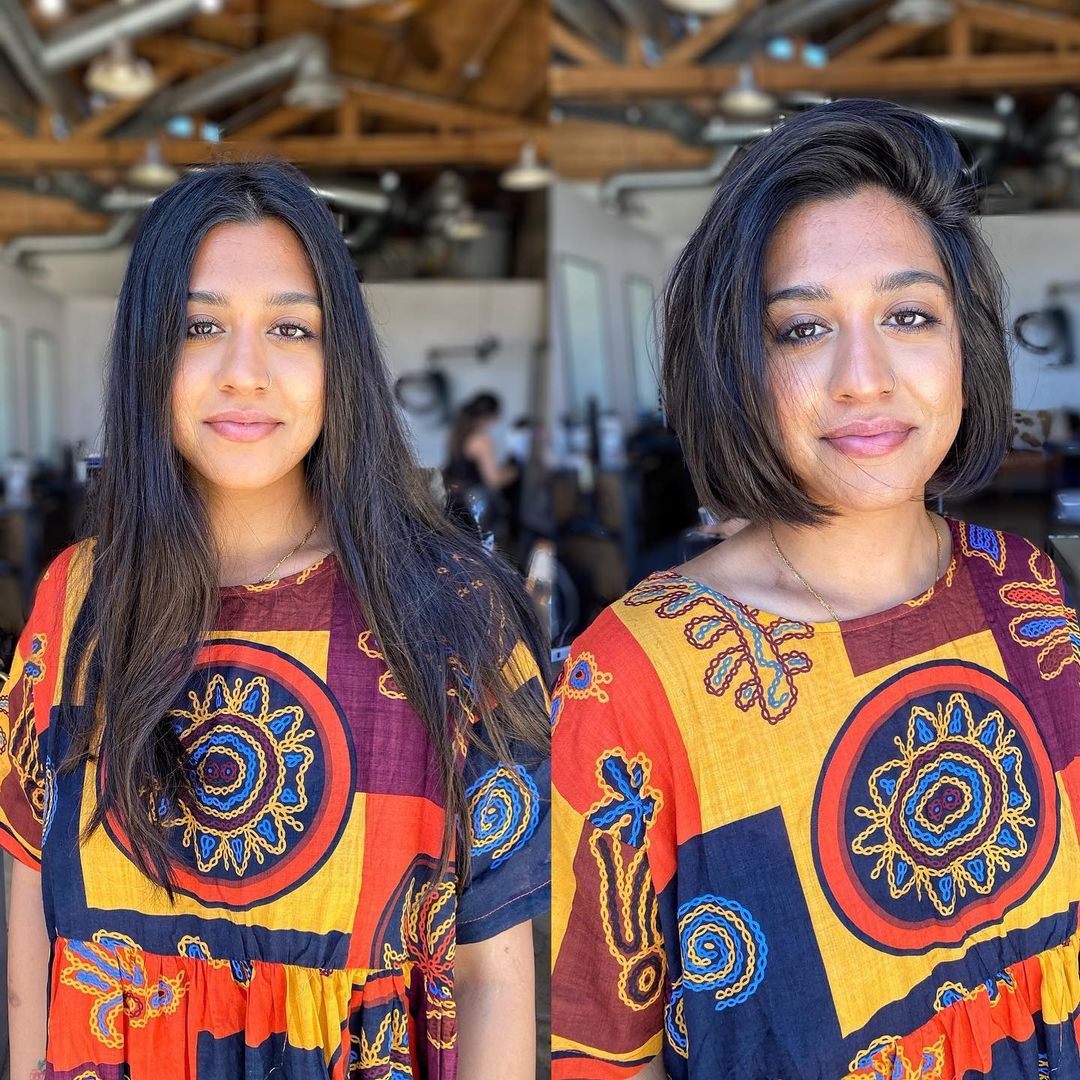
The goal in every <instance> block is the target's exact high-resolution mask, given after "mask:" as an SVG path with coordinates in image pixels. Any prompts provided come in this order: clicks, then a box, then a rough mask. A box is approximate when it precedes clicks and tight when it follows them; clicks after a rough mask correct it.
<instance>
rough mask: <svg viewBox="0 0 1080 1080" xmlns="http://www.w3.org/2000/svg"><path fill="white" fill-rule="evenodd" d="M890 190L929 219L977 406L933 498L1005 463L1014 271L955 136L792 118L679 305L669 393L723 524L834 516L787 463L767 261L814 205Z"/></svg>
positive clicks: (683, 288)
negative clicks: (989, 238) (770, 331)
mask: <svg viewBox="0 0 1080 1080" xmlns="http://www.w3.org/2000/svg"><path fill="white" fill-rule="evenodd" d="M867 186H873V187H878V188H883V189H884V190H886V191H888V192H889V193H890V194H892V195H894V196H895V197H896V198H897V199H898V200H899V201H900V202H902V203H904V204H905V205H906V206H908V207H909V208H910V209H911V210H912V211H914V212H915V214H916V215H917V216H918V217H919V218H921V219H922V221H923V223H924V225H925V227H926V229H927V231H928V233H929V235H930V237H931V239H932V241H933V244H934V247H935V249H936V251H937V254H938V257H939V258H940V259H941V262H942V265H943V266H944V268H945V272H946V276H947V278H948V281H949V285H950V288H951V291H952V302H953V307H954V311H955V316H956V320H957V325H958V327H959V332H960V355H961V362H962V366H963V375H962V382H963V393H964V409H963V414H962V417H961V420H960V428H959V431H958V433H957V436H956V439H955V441H954V442H953V445H952V447H951V448H950V449H949V451H948V453H947V454H946V456H945V459H944V461H943V462H942V463H941V465H940V466H939V467H938V470H937V472H936V473H935V474H934V476H933V477H932V478H931V480H930V483H929V484H928V485H927V494H929V495H945V494H948V495H950V496H954V497H960V496H964V495H968V494H971V493H972V492H974V491H976V490H978V489H979V488H980V487H982V486H983V485H984V484H985V483H986V482H987V481H988V480H989V479H990V477H991V476H993V474H994V472H995V471H996V470H997V468H998V466H999V465H1000V463H1001V459H1002V457H1003V456H1004V454H1005V451H1006V449H1007V447H1008V441H1009V433H1010V424H1011V419H1012V376H1011V372H1010V368H1009V361H1008V351H1007V346H1006V340H1005V322H1004V311H1003V286H1002V279H1001V271H1000V269H999V268H998V265H997V263H996V262H995V260H994V257H993V255H992V254H991V253H990V250H989V248H988V247H987V245H986V242H985V241H984V240H983V238H982V236H981V234H980V232H979V230H978V226H977V225H976V223H975V221H974V220H973V215H974V214H975V213H976V212H977V210H978V187H977V184H976V183H975V181H974V179H973V177H972V174H971V171H970V170H969V169H968V168H967V167H966V165H965V162H964V159H963V157H962V156H961V153H960V149H959V147H958V146H957V144H956V142H955V141H954V140H953V138H952V136H951V135H949V133H948V132H947V131H946V130H945V129H944V128H943V127H941V126H940V125H939V124H937V123H936V122H935V121H933V120H930V119H929V118H928V117H926V116H924V115H922V114H921V113H917V112H913V111H911V110H909V109H904V108H901V107H900V106H898V105H893V104H890V103H889V102H885V101H875V100H844V101H836V102H832V103H830V104H828V105H820V106H818V107H817V108H814V109H810V110H809V111H807V112H804V113H801V114H799V115H797V116H794V117H792V118H791V119H788V120H785V121H783V122H782V123H781V124H780V125H779V126H778V127H777V128H776V130H775V131H773V132H772V133H771V134H770V135H768V136H766V137H765V138H764V139H762V140H761V141H760V142H757V143H755V144H754V145H753V146H751V147H750V148H749V150H747V151H746V153H745V154H744V155H743V156H742V157H741V158H739V159H738V161H737V162H736V163H735V164H734V165H733V166H732V167H731V169H730V170H729V171H728V173H727V174H726V175H725V177H724V179H723V180H722V181H721V183H720V186H719V188H718V189H717V191H716V194H715V196H714V197H713V200H712V202H711V204H710V206H709V209H708V210H707V211H706V213H705V217H704V218H703V219H702V221H701V224H700V225H699V226H698V228H697V230H696V231H695V232H694V235H693V236H692V237H691V238H690V240H689V242H688V243H687V245H686V247H685V248H684V249H683V251H682V253H681V255H680V256H679V258H678V259H677V261H676V263H675V267H674V269H673V270H672V272H671V276H670V278H669V281H668V285H667V289H666V291H665V295H664V309H663V341H664V345H663V360H662V390H663V398H664V407H665V411H666V413H667V417H668V420H669V422H670V423H671V425H672V427H673V428H674V429H675V432H676V433H677V435H678V436H679V438H680V440H681V442H682V448H683V452H684V454H685V456H686V461H687V465H688V466H689V469H690V473H691V476H692V477H693V480H694V484H695V486H696V488H697V492H698V497H699V498H700V500H701V502H702V504H703V505H704V506H705V507H706V508H707V509H708V510H709V511H711V512H712V513H713V514H715V515H717V516H719V517H728V516H734V517H743V518H748V519H750V520H751V521H755V522H767V521H785V522H788V523H791V524H806V525H811V524H818V523H820V522H822V521H824V520H825V519H826V518H828V517H829V516H830V515H831V514H832V511H831V510H830V509H829V508H827V507H825V506H822V505H820V504H818V503H816V502H814V500H812V499H811V498H810V497H809V496H808V495H807V494H806V493H805V491H803V489H802V487H801V486H800V484H799V481H798V478H797V476H796V475H795V473H794V471H793V469H792V468H791V466H790V464H789V463H788V461H787V460H786V459H785V457H784V455H783V453H782V451H781V447H780V443H779V441H778V436H777V434H776V433H777V432H778V430H779V427H778V423H777V418H776V412H775V409H774V407H773V402H772V400H771V397H770V393H769V390H768V383H767V381H766V363H765V338H766V334H765V325H766V324H765V289H764V269H765V252H766V248H767V245H768V243H769V238H770V237H771V236H772V235H773V233H774V231H775V230H776V228H777V226H778V225H779V224H780V223H781V221H782V220H783V219H784V218H785V217H786V216H787V215H789V214H791V213H792V212H793V211H795V210H796V209H798V208H799V207H800V206H802V205H803V204H805V203H807V202H809V201H811V200H814V199H845V198H849V197H851V196H852V195H854V194H855V193H856V192H857V191H858V190H859V189H861V188H864V187H867Z"/></svg>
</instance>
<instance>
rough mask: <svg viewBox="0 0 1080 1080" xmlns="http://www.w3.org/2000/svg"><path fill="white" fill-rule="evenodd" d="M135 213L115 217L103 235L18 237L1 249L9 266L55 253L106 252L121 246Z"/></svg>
mask: <svg viewBox="0 0 1080 1080" xmlns="http://www.w3.org/2000/svg"><path fill="white" fill-rule="evenodd" d="M138 216H139V215H138V214H136V213H135V212H134V211H128V212H127V213H123V214H118V215H117V216H116V218H115V219H114V220H113V222H112V224H111V225H110V226H109V227H108V228H107V229H106V230H105V231H104V232H102V233H53V234H42V235H41V236H34V235H30V236H19V237H16V238H15V239H14V240H12V241H11V242H10V243H9V244H5V245H4V247H3V248H2V249H0V255H2V256H3V258H4V260H5V261H6V262H9V263H15V262H18V261H19V259H20V258H22V256H24V255H38V254H46V253H48V254H58V253H64V254H67V253H69V252H84V251H109V250H110V249H111V248H114V247H116V246H117V245H118V244H120V243H122V242H123V240H124V239H125V238H126V237H127V235H128V233H129V232H130V231H131V229H132V227H133V226H134V224H135V221H136V219H137V218H138Z"/></svg>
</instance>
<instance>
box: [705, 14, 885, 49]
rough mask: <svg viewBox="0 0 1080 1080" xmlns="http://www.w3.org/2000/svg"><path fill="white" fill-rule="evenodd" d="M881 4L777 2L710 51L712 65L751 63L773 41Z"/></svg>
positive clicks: (751, 15)
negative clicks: (767, 42)
mask: <svg viewBox="0 0 1080 1080" xmlns="http://www.w3.org/2000/svg"><path fill="white" fill-rule="evenodd" d="M878 2H879V0H776V3H772V4H765V5H763V6H761V7H759V8H757V9H756V10H755V11H753V12H751V14H749V15H748V16H747V17H746V18H745V19H744V20H743V22H742V23H741V24H740V25H739V28H738V29H737V30H736V31H735V33H733V34H732V35H731V36H730V37H728V38H727V39H726V40H725V41H723V42H721V43H720V44H719V45H718V46H717V47H716V48H715V49H713V50H711V51H710V52H709V53H708V55H707V57H706V60H707V61H708V62H709V63H729V64H730V63H739V62H741V61H743V60H748V59H749V58H750V57H751V56H752V55H753V54H754V53H755V52H757V51H758V49H760V48H761V46H762V45H763V44H764V42H765V41H766V40H767V39H768V38H771V37H779V36H791V35H797V34H805V33H807V32H808V31H810V30H813V29H815V28H816V27H818V26H822V25H824V24H825V23H828V22H831V21H832V20H833V19H838V18H840V17H841V16H843V15H848V14H850V13H852V12H856V11H862V10H864V9H866V8H869V7H872V6H874V5H875V4H876V3H878Z"/></svg>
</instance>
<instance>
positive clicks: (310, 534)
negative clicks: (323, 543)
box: [255, 518, 319, 585]
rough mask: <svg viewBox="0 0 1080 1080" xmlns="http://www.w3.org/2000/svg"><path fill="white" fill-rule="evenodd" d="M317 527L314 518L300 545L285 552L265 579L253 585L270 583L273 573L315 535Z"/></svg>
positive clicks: (260, 579) (317, 524)
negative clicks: (313, 522)
mask: <svg viewBox="0 0 1080 1080" xmlns="http://www.w3.org/2000/svg"><path fill="white" fill-rule="evenodd" d="M318 527H319V519H318V518H316V519H315V524H314V525H312V526H311V528H310V529H308V531H307V535H306V536H305V537H304V539H303V540H301V541H300V543H299V544H297V545H296V547H294V548H293V549H292V551H289V552H286V553H285V554H284V555H282V556H281V558H280V559H278V561H277V562H276V563H274V565H273V566H271V567H270V571H269V573H267V574H266V576H265V577H261V578H259V580H258V581H257V582H256V583H255V584H256V585H265V584H266V583H267V582H268V581H270V580H271V579H272V578H273V576H274V572H275V571H276V570H277V568H278V567H279V566H280V565H281V564H282V563H283V562H284V561H285V560H286V559H291V558H292V557H293V556H294V555H295V554H296V553H297V552H298V551H299V550H300V549H301V548H302V547H303V546H304V545H305V544H306V543H307V542H308V541H309V540H310V539H311V538H312V537H313V536H314V535H315V530H316V529H317V528H318Z"/></svg>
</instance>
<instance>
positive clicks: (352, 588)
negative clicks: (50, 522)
mask: <svg viewBox="0 0 1080 1080" xmlns="http://www.w3.org/2000/svg"><path fill="white" fill-rule="evenodd" d="M92 506H93V516H92V527H91V528H90V530H89V538H88V539H87V540H85V541H83V542H82V543H80V544H78V545H76V546H75V547H73V548H70V549H69V550H67V551H66V552H65V553H64V554H62V555H61V556H60V557H59V558H58V559H57V560H56V562H55V563H53V565H52V567H51V568H50V569H49V571H48V572H47V574H46V575H45V577H44V579H43V581H42V583H41V585H40V587H39V590H38V595H37V598H36V602H35V605H34V609H33V612H32V614H31V618H30V621H29V624H28V626H27V628H26V631H25V633H24V635H23V637H22V639H21V644H20V647H19V650H18V655H17V657H16V661H15V665H14V667H13V670H12V672H11V676H10V679H9V682H8V684H7V687H6V689H5V691H4V696H3V697H0V720H2V721H3V723H2V724H0V735H2V739H3V747H2V753H0V826H2V828H0V843H3V845H4V846H5V847H6V848H7V849H8V850H9V851H10V852H11V853H12V854H13V855H14V856H15V857H16V859H17V860H18V862H17V864H16V867H15V875H14V879H13V884H12V904H11V924H10V940H11V950H10V967H11V1000H10V1008H11V1032H12V1074H11V1075H12V1076H13V1077H15V1076H18V1077H27V1076H30V1075H32V1074H33V1071H34V1069H35V1068H41V1069H44V1071H45V1072H46V1073H47V1075H49V1076H57V1077H60V1076H64V1077H75V1076H80V1077H84V1078H85V1077H91V1076H95V1077H101V1078H113V1077H117V1078H118V1077H120V1076H130V1077H132V1078H133V1080H140V1078H143V1077H150V1076H153V1077H155V1080H156V1078H162V1077H191V1078H196V1077H197V1078H200V1080H201V1078H221V1080H225V1078H234V1077H239V1076H248V1077H256V1076H259V1077H262V1076H274V1075H278V1076H288V1077H294V1078H309V1077H311V1078H314V1077H326V1076H332V1077H343V1078H344V1077H363V1078H369V1080H375V1078H376V1077H379V1078H383V1077H385V1078H398V1077H402V1078H404V1077H413V1076H416V1077H442V1078H447V1077H453V1076H454V1075H455V1074H456V1073H457V1071H458V1062H459V1059H460V1071H461V1073H462V1075H464V1076H468V1077H484V1076H496V1075H498V1076H514V1077H522V1078H524V1077H527V1076H531V1075H532V1069H533V1067H534V1065H533V1062H534V1051H533V1044H534V1038H535V1036H534V1033H533V1005H532V993H533V990H532V979H531V976H532V946H531V936H530V933H529V922H528V920H529V919H530V918H531V917H532V916H533V915H535V914H536V913H537V912H538V911H540V910H542V908H543V907H544V904H545V902H546V881H547V874H548V870H547V863H548V857H547V842H546V838H545V836H544V830H543V822H544V821H545V820H546V798H547V796H546V791H545V777H546V769H547V766H546V764H545V758H546V749H545V735H546V730H547V720H546V710H545V707H544V683H543V676H542V673H541V672H540V671H539V670H538V666H537V662H536V661H535V660H534V657H541V656H542V655H543V653H544V644H543V642H542V640H541V635H540V631H539V629H538V623H537V620H536V618H535V617H534V614H533V612H532V610H531V609H530V605H529V601H528V598H527V597H526V595H525V593H524V590H523V588H522V586H521V585H520V584H519V582H518V580H517V578H516V577H515V576H514V574H513V573H512V572H511V571H510V570H509V569H508V568H507V567H506V566H505V565H504V564H503V563H501V562H500V561H499V560H498V559H497V558H494V557H490V556H488V555H487V554H486V553H485V552H484V550H483V548H482V547H481V545H480V543H479V541H478V540H477V539H476V538H475V537H474V536H471V535H469V534H468V533H467V532H463V531H461V530H459V529H458V528H456V527H455V526H454V525H452V524H451V523H450V522H449V521H448V520H447V518H446V517H445V515H444V514H443V513H442V511H441V509H440V508H439V507H437V506H436V505H435V504H434V503H433V502H432V501H431V499H430V497H429V495H428V489H427V485H426V484H425V482H424V478H423V476H422V474H421V472H420V470H419V469H418V467H417V465H416V463H415V461H414V458H413V456H412V453H411V450H410V448H409V446H408V443H407V441H406V438H405V436H404V434H403V429H402V425H401V422H400V420H399V417H398V414H397V412H396V410H395V407H394V405H393V399H392V394H391V391H390V388H389V383H388V378H387V372H386V370H385V367H384V365H383V362H382V360H381V358H380V353H379V348H378V345H377V342H376V339H375V335H374V333H373V330H372V327H371V324H370V321H369V319H368V316H367V313H366V311H365V307H364V303H363V300H362V297H361V292H360V288H359V286H358V283H357V280H356V275H355V271H354V268H353V266H352V263H351V260H350V257H349V254H348V251H347V249H346V246H345V244H344V242H343V241H342V239H341V236H340V234H339V232H338V230H337V228H336V226H335V224H334V221H333V218H332V216H331V214H330V213H329V211H328V210H327V208H326V207H325V206H324V205H323V204H322V203H321V202H320V200H319V199H318V198H317V197H316V196H315V195H314V194H313V193H312V191H311V190H310V188H309V187H308V185H307V184H306V182H305V181H304V178H303V177H302V176H301V174H300V173H299V172H297V171H296V170H294V169H292V168H291V167H289V166H285V165H280V164H250V165H246V164H245V165H239V164H238V165H222V166H217V167H213V168H208V169H205V170H202V171H200V172H196V173H192V174H190V175H188V176H187V177H186V178H185V179H183V180H182V181H180V182H179V183H178V184H176V185H175V186H174V187H173V188H171V189H170V190H168V191H167V192H165V193H164V194H162V195H161V196H159V198H158V199H157V200H155V202H154V204H153V206H152V207H151V209H150V210H149V212H148V213H147V215H146V217H145V219H144V221H143V223H142V226H141V228H140V231H139V233H138V236H137V238H136V240H135V243H134V247H133V250H132V254H131V259H130V262H129V265H128V269H127V273H126V276H125V279H124V284H123V288H122V290H121V294H120V298H119V303H118V308H117V314H116V322H115V327H114V332H113V337H112V345H111V357H110V362H109V370H108V384H107V389H106V396H105V428H104V464H103V467H102V470H101V473H100V476H98V477H97V478H96V479H95V481H94V490H93V495H92ZM541 664H542V661H541ZM46 998H47V999H48V1003H49V1006H48V1014H47V1034H46ZM459 1036H460V1037H459Z"/></svg>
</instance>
